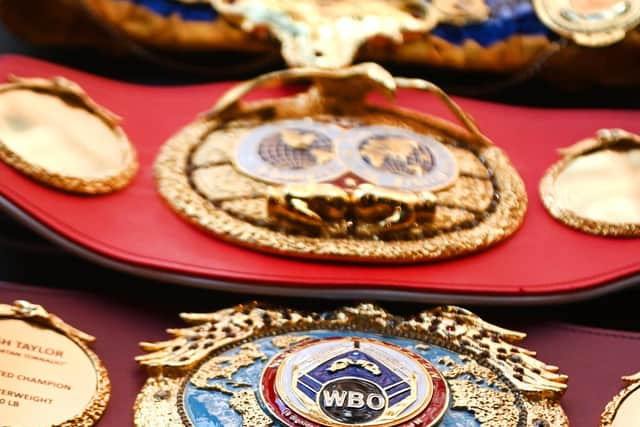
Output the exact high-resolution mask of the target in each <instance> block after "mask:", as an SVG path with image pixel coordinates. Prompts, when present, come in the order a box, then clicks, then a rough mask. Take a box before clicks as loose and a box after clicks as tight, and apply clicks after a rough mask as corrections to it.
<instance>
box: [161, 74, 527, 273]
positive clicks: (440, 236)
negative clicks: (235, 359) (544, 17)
mask: <svg viewBox="0 0 640 427" xmlns="http://www.w3.org/2000/svg"><path fill="white" fill-rule="evenodd" d="M299 80H305V81H308V80H312V81H313V83H312V85H311V87H310V88H309V90H308V91H307V92H303V93H301V94H299V95H296V96H293V97H286V98H281V99H271V100H265V101H260V102H255V103H245V102H243V101H242V99H243V97H244V96H245V95H247V94H248V93H250V92H251V91H252V90H254V89H256V88H259V87H261V86H265V85H270V84H271V85H272V84H276V83H287V82H295V81H299ZM399 88H411V89H417V90H423V91H426V92H429V93H432V94H435V95H436V96H437V97H438V98H439V99H440V100H441V101H442V102H443V103H444V104H445V105H446V106H447V107H448V108H449V110H450V111H451V112H452V113H453V114H454V116H455V117H456V118H457V119H458V120H459V121H460V122H461V123H462V125H463V126H464V128H460V127H458V126H456V125H454V124H452V123H450V122H447V121H444V120H442V119H439V118H436V117H432V116H429V115H426V114H418V113H415V112H411V111H407V110H402V109H400V108H396V107H393V106H382V105H379V104H370V103H368V102H367V101H366V95H367V94H368V93H369V92H370V91H372V90H378V91H381V92H382V93H383V94H385V95H387V96H389V97H391V96H393V94H394V93H395V91H396V90H397V89H399ZM265 117H266V118H265ZM283 130H284V132H283ZM256 135H257V137H256ZM273 135H280V136H279V139H274V137H273ZM256 141H258V142H259V144H262V142H260V141H267V143H268V144H267V148H268V151H267V152H266V154H263V153H262V152H261V151H260V150H262V145H256V144H258V142H256ZM273 141H276V143H274V142H273ZM358 141H362V143H359V142H358ZM292 144H293V145H292ZM398 146H400V147H401V148H402V150H401V152H397V151H396V150H394V148H397V147H398ZM256 147H258V148H256ZM251 150H253V151H251ZM403 152H404V154H405V155H404V156H403V155H402V154H403ZM256 153H257V154H256ZM319 153H320V154H319ZM265 155H266V156H267V157H265ZM252 159H253V160H252ZM252 162H253V163H252ZM283 165H285V166H288V167H289V169H284V167H283ZM155 176H156V179H157V183H158V189H159V192H160V194H161V195H162V196H163V198H164V199H165V200H166V201H167V202H168V204H169V206H170V207H171V208H172V209H174V210H175V211H176V212H177V213H178V214H179V215H180V216H182V217H183V218H185V219H186V220H188V221H189V222H192V223H194V224H196V225H197V226H199V227H201V228H203V229H204V230H206V231H209V232H211V233H213V234H214V235H215V236H217V237H220V238H223V239H226V240H230V241H232V242H235V243H239V244H241V245H246V246H249V247H251V248H255V249H260V250H265V251H269V252H278V253H284V254H287V255H297V256H303V257H312V258H331V259H337V260H350V261H392V262H413V261H425V260H436V259H443V258H448V257H453V256H457V255H461V254H465V253H470V252H474V251H477V250H480V249H483V248H486V247H488V246H490V245H492V244H495V243H497V242H499V241H501V240H503V239H505V238H507V237H508V236H509V235H510V234H512V233H513V232H515V231H516V230H517V228H518V227H519V225H520V223H521V221H522V219H523V217H524V213H525V211H526V205H527V196H526V193H525V190H524V185H523V183H522V180H521V179H520V177H519V176H518V174H517V172H516V171H515V170H514V168H513V166H512V165H511V163H510V161H509V159H508V158H507V156H506V155H505V154H504V153H503V152H502V151H501V150H500V149H499V148H497V147H495V146H494V145H493V144H492V143H491V141H489V140H488V139H487V138H486V137H485V136H484V135H482V133H481V132H480V131H479V130H478V127H477V126H476V125H475V123H474V122H473V120H472V119H471V118H470V117H469V116H468V115H467V114H466V113H465V112H464V111H463V110H462V109H461V108H460V107H459V106H458V105H457V104H455V103H454V102H453V101H452V100H451V99H450V98H449V97H448V96H447V95H446V94H445V93H444V92H442V90H440V89H439V88H438V87H436V86H434V85H433V84H431V83H429V82H426V81H423V80H416V79H402V78H393V77H392V76H391V75H389V74H388V73H387V72H386V71H385V70H384V69H382V68H381V67H379V66H377V65H375V64H362V65H359V66H355V67H351V68H346V69H340V70H334V71H329V70H321V69H297V70H286V71H281V72H276V73H271V74H267V75H265V76H261V77H258V78H257V79H255V80H252V81H249V82H246V83H243V84H240V85H238V86H236V87H234V88H232V89H231V90H230V91H229V92H227V93H226V94H224V95H223V96H222V98H221V99H220V100H219V102H218V103H217V104H216V106H215V107H214V108H213V109H212V110H210V111H209V112H208V113H206V114H205V115H204V116H203V117H202V118H201V119H199V120H198V121H196V122H194V123H192V124H190V125H189V126H187V127H186V128H184V129H183V130H182V131H181V132H179V133H178V134H177V135H176V136H174V137H173V138H172V139H170V140H169V141H168V142H167V143H166V144H165V145H164V146H163V147H162V149H161V152H160V154H159V156H158V158H157V160H156V165H155Z"/></svg>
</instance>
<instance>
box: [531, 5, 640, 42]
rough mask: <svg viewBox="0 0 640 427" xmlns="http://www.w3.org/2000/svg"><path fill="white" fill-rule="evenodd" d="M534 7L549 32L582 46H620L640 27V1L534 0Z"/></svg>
mask: <svg viewBox="0 0 640 427" xmlns="http://www.w3.org/2000/svg"><path fill="white" fill-rule="evenodd" d="M533 5H534V7H535V9H536V12H537V13H538V16H539V17H540V19H541V20H542V22H544V23H545V24H546V25H547V26H548V27H549V28H551V29H552V30H553V31H555V32H557V33H558V34H561V35H562V36H565V37H567V38H570V39H572V40H573V41H575V42H576V43H577V44H579V45H583V46H590V47H602V46H608V45H611V44H613V43H616V42H619V41H620V40H622V39H624V38H625V36H626V34H627V32H628V31H629V30H632V29H634V28H635V27H637V26H638V24H640V1H638V0H533Z"/></svg>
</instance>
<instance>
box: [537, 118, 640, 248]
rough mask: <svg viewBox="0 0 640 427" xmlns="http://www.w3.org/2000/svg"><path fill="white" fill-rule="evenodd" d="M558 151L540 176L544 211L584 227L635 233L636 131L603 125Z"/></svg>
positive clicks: (638, 209) (639, 215) (639, 141)
mask: <svg viewBox="0 0 640 427" xmlns="http://www.w3.org/2000/svg"><path fill="white" fill-rule="evenodd" d="M560 154H561V155H562V158H561V159H560V161H558V162H557V163H555V164H554V165H553V166H551V168H549V170H548V171H547V172H546V174H545V175H544V177H543V178H542V180H541V182H540V195H541V197H542V201H543V203H544V205H545V207H546V208H547V210H548V211H549V213H550V214H551V215H552V216H553V217H554V218H556V219H558V220H559V221H561V222H562V223H564V224H566V225H568V226H570V227H573V228H576V229H578V230H581V231H584V232H587V233H591V234H597V235H602V236H618V237H637V236H640V192H639V191H638V188H640V137H639V136H638V135H635V134H632V133H630V132H627V131H624V130H622V129H603V130H600V131H598V133H597V135H596V137H595V138H588V139H585V140H583V141H580V142H578V143H576V144H575V145H573V146H571V147H568V148H566V149H562V150H560Z"/></svg>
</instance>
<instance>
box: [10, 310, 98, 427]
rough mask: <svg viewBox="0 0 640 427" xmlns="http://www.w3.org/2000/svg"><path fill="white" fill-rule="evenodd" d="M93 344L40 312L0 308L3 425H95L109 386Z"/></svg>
mask: <svg viewBox="0 0 640 427" xmlns="http://www.w3.org/2000/svg"><path fill="white" fill-rule="evenodd" d="M93 340H94V339H93V337H91V336H89V335H86V334H84V333H83V332H81V331H78V330H77V329H75V328H73V327H71V326H69V325H68V324H66V323H65V322H63V321H62V320H61V319H60V318H58V317H56V316H54V315H52V314H50V313H48V312H46V310H44V309H43V308H42V307H41V306H37V305H33V304H30V303H28V302H26V301H17V302H16V303H15V304H14V305H13V306H10V305H1V304H0V393H1V394H2V396H1V397H2V399H0V413H1V414H2V418H1V420H0V424H2V425H8V426H30V427H31V426H32V427H51V426H55V427H58V426H60V427H71V426H74V427H78V426H83V427H85V426H86V427H89V426H92V425H94V424H95V423H96V422H97V421H98V420H99V418H100V417H101V416H102V413H103V412H104V410H105V408H106V405H107V403H108V401H109V395H110V384H109V379H108V377H107V372H106V370H105V369H104V367H103V366H102V363H101V362H100V360H99V359H98V357H97V356H96V355H95V354H94V353H93V352H92V351H91V350H90V349H89V348H88V343H89V342H91V341H93Z"/></svg>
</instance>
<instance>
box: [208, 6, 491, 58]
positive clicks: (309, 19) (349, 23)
mask: <svg viewBox="0 0 640 427" xmlns="http://www.w3.org/2000/svg"><path fill="white" fill-rule="evenodd" d="M209 2H210V3H211V4H212V5H213V7H214V8H215V9H216V11H218V12H219V13H221V14H222V16H224V17H225V18H227V19H228V20H230V21H232V22H234V23H236V24H237V25H239V26H240V28H241V29H242V30H244V31H245V32H246V33H260V32H263V31H264V30H265V29H266V30H267V31H269V33H270V34H271V35H273V36H274V37H275V38H276V39H278V40H279V41H280V44H281V52H282V56H283V57H284V59H285V61H286V62H287V63H288V64H289V65H290V66H292V67H300V66H316V67H323V68H340V67H344V66H347V65H350V64H351V63H352V62H353V59H354V57H355V56H356V54H357V52H358V49H359V48H360V47H361V46H362V45H363V44H364V43H365V42H367V41H369V40H371V39H373V38H375V37H384V38H386V39H388V40H390V41H391V42H393V43H395V44H402V43H403V42H404V39H405V35H407V34H420V35H422V34H426V33H427V32H429V31H430V30H431V29H433V28H434V27H435V26H436V25H438V23H440V22H446V23H450V24H453V25H459V26H462V25H465V24H467V23H473V22H482V21H484V20H486V19H487V18H488V17H489V13H490V11H489V7H488V6H487V4H486V2H485V1H484V0H477V1H471V2H470V1H459V0H434V1H433V2H424V1H413V0H392V1H389V0H371V1H369V2H367V6H366V7H364V8H363V7H362V5H361V4H359V3H358V2H352V1H349V0H333V1H330V2H327V1H318V0H304V1H295V2H292V1H286V0H267V1H264V0H260V1H258V0H236V1H227V0H209Z"/></svg>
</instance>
